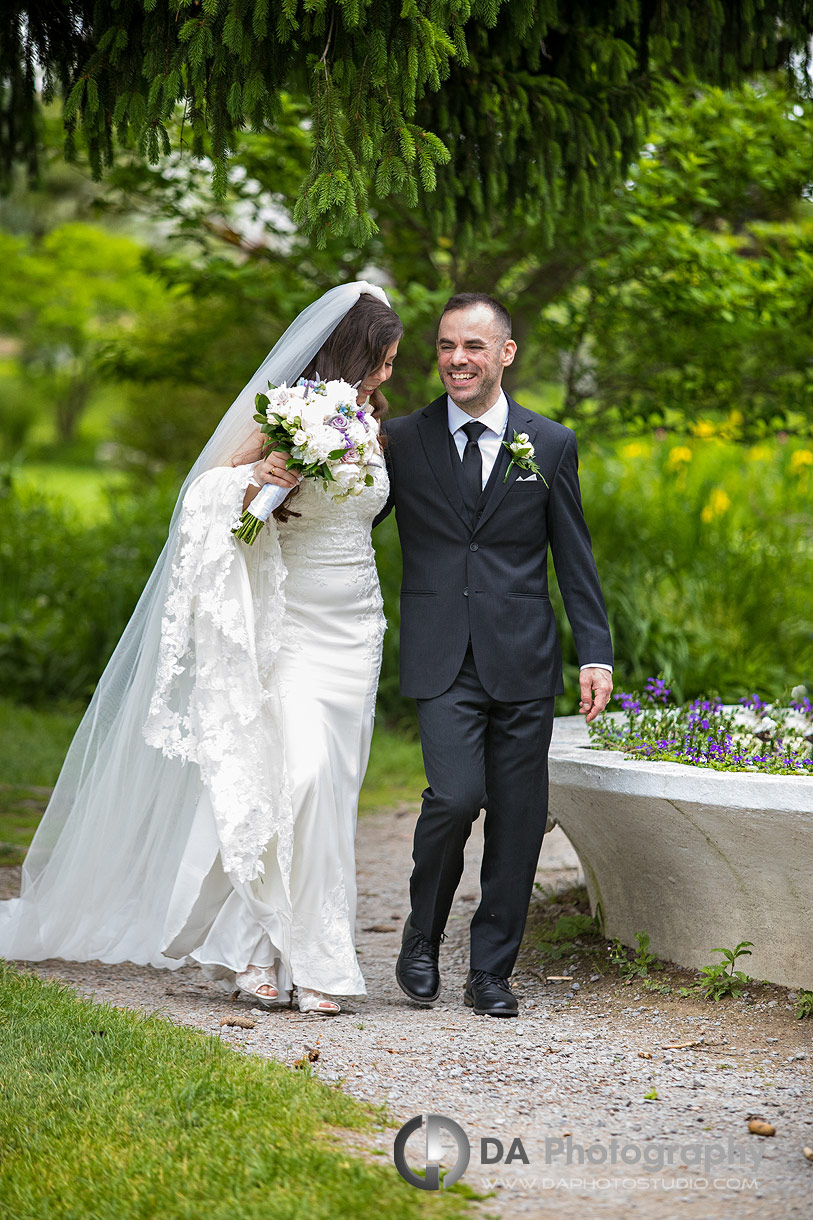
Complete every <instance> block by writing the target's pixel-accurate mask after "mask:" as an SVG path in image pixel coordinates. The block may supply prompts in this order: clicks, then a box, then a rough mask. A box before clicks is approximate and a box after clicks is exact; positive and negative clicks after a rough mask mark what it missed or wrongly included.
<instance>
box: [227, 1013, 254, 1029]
mask: <svg viewBox="0 0 813 1220" xmlns="http://www.w3.org/2000/svg"><path fill="white" fill-rule="evenodd" d="M256 1024H257V1023H256V1021H252V1019H251V1017H240V1016H233V1017H232V1016H230V1017H221V1018H220V1025H221V1028H222V1026H224V1025H236V1026H237V1028H238V1029H253V1028H254V1026H255V1025H256Z"/></svg>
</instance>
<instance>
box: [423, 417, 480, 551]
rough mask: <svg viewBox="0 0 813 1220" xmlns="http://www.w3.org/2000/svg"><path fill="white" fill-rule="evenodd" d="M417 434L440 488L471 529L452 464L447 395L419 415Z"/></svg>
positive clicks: (468, 528)
mask: <svg viewBox="0 0 813 1220" xmlns="http://www.w3.org/2000/svg"><path fill="white" fill-rule="evenodd" d="M418 433H419V435H420V438H421V443H422V444H423V447H424V452H425V453H426V460H427V461H428V462H429V465H430V466H431V467H432V471H433V473H434V475H435V478H436V479H437V481H438V483H440V487H441V490H442V491H443V494H444V495H445V496H446V498H447V500H448V501H449V503H450V504H451V506H452V508H453V509H454V510H455V512H456V513H457V515H458V517H460V519H461V521H462V522H463V524H464V525H465V526H466V529H467V530H470V529H471V519H470V517H469V514H468V511H467V509H466V505H465V504H464V502H463V495H462V493H461V491H460V484H459V481H458V477H457V475H456V473H455V470H454V467H453V466H452V455H451V450H450V448H449V413H448V411H447V409H446V395H445V394H444V395H443V396H442V397H441V398H436V399H435V401H434V402H432V403H430V404H429V406H428V407H425V408H424V410H423V411H422V412H421V414H420V415H419V417H418Z"/></svg>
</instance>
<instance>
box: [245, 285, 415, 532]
mask: <svg viewBox="0 0 813 1220" xmlns="http://www.w3.org/2000/svg"><path fill="white" fill-rule="evenodd" d="M403 333H404V327H403V323H402V322H401V319H400V318H399V317H398V314H397V313H396V312H395V310H394V309H391V308H390V307H389V305H385V304H384V302H383V301H380V300H379V299H378V297H374V296H371V294H370V293H369V292H362V294H361V296H360V297H359V299H358V300H357V301H356V303H355V305H354V306H353V307H352V309H348V311H347V313H346V314H345V315H344V317H343V318H342V320H341V322H340V323H339V325H338V326H337V327H336V329H335V330H334V331H333V332H332V333H331V334H330V336H329V337H328V339H327V341H326V342H325V343H323V344H322V346H321V347H320V348H319V351H318V352H317V353H316V355H315V356H314V358H313V360H312V361H311V362H310V364H309V365H308V367H307V368H306V369H303V370H302V376H303V377H315V376H316V375H317V373H318V375H319V377H320V378H321V380H322V381H334V380H337V379H341V380H342V381H349V382H350V384H351V385H356V384H357V383H359V382H363V381H364V378H365V377H368V376H369V375H370V373H373V372H375V370H376V369H377V368H379V367H380V366H381V364H382V363H383V361H384V357H385V356H386V354H387V352H388V351H389V349H390V348H391V347H392V345H393V343H396V342H397V341H398V340H399V339H400V338H401V336H402V334H403ZM370 403H371V405H372V408H373V411H372V413H373V415H374V416H375V418H376V419H380V418H381V416H382V415H384V413H385V412H386V410H387V400H386V398H385V397H384V395H383V394H382V393H381V390H380V389H377V390H374V391H373V393H372V394H371V395H370ZM258 456H259V455H258ZM248 460H250V459H247V458H243V461H248ZM298 490H299V488H298V487H295V488H294V490H293V491H292V492H291V494H290V495H289V496H287V497H286V499H285V502H284V503H283V504H281V505H280V507H279V508H277V509H275V511H274V517H275V518H276V520H277V521H287V520H288V518H289V517H298V516H299V515H300V514H299V513H294V512H292V511H291V508H290V503H291V501H292V500H293V498H294V497H295V495H296V494H297V492H298Z"/></svg>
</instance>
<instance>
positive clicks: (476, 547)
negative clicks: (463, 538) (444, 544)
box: [469, 542, 480, 551]
mask: <svg viewBox="0 0 813 1220" xmlns="http://www.w3.org/2000/svg"><path fill="white" fill-rule="evenodd" d="M469 550H470V551H479V550H480V545H479V543H477V542H470V543H469Z"/></svg>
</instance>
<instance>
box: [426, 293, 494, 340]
mask: <svg viewBox="0 0 813 1220" xmlns="http://www.w3.org/2000/svg"><path fill="white" fill-rule="evenodd" d="M472 305H487V306H488V308H489V309H490V310H491V312H492V313H493V314H494V317H495V318H496V319H497V322H498V324H499V327H500V329H501V330H502V332H503V337H504V338H505V339H510V338H511V315H510V313H509V312H508V310H507V309H506V308H505V306H504V305H502V304H501V303H500V302H499V301H495V300H494V298H493V297H490V296H489V295H488V293H487V292H458V293H456V294H455V296H453V297H449V300H448V301H447V302H446V304H445V305H444V306H443V313H444V314H447V313H453V312H454V311H455V310H456V309H470V308H471V306H472ZM441 317H443V314H441Z"/></svg>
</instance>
